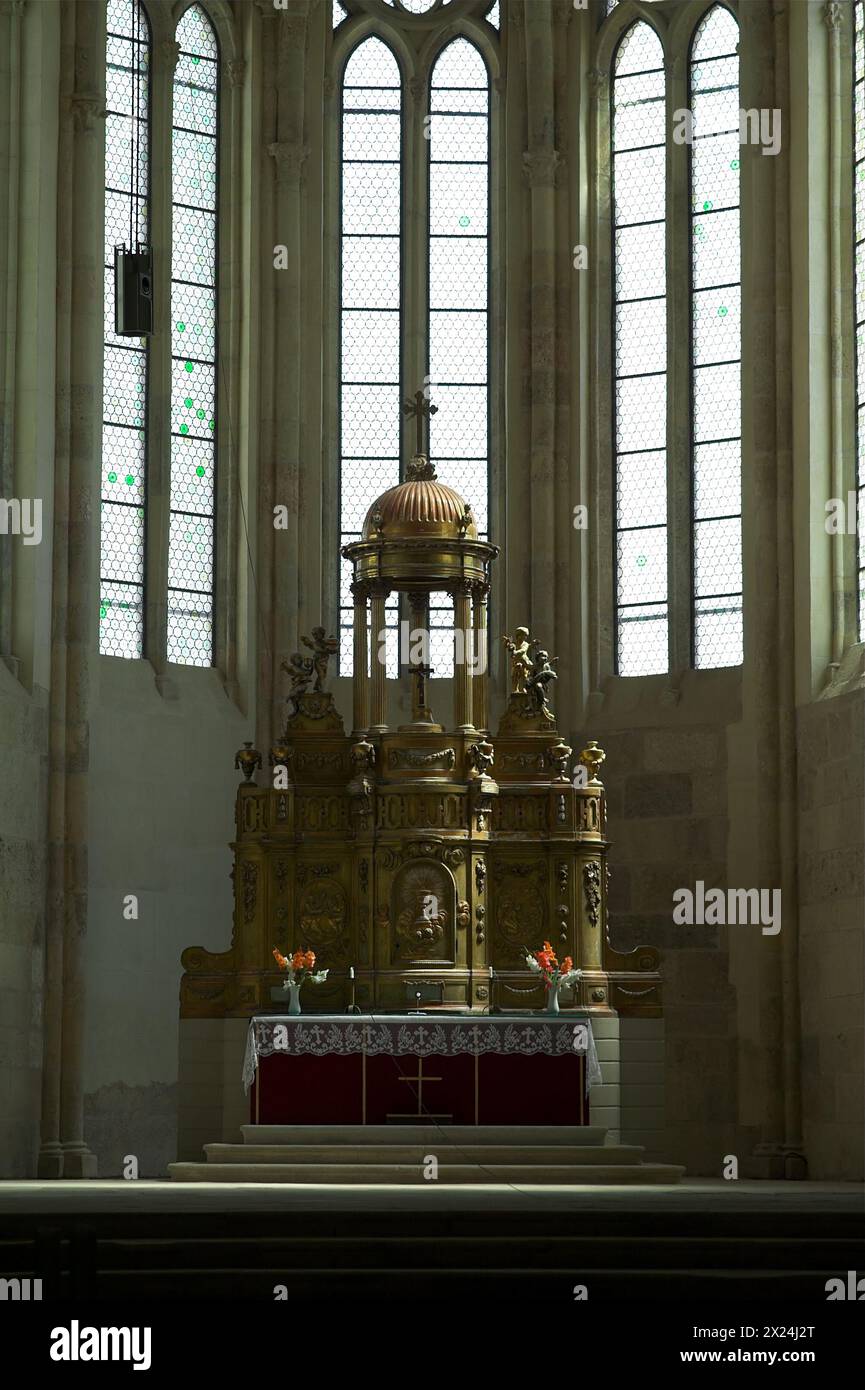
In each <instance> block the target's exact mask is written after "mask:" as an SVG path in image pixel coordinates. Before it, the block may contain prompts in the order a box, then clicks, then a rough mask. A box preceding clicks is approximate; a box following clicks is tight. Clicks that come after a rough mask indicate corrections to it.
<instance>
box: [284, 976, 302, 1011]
mask: <svg viewBox="0 0 865 1390" xmlns="http://www.w3.org/2000/svg"><path fill="white" fill-rule="evenodd" d="M286 988H287V989H288V1012H289V1013H290V1014H299V1013H300V1012H301V1008H300V985H293V984H291V983H290V982H289V984H288V985H287V986H286Z"/></svg>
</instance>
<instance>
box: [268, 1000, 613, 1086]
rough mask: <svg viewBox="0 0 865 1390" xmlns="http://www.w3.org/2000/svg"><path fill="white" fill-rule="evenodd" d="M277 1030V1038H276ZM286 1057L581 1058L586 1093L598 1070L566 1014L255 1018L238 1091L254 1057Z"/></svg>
mask: <svg viewBox="0 0 865 1390" xmlns="http://www.w3.org/2000/svg"><path fill="white" fill-rule="evenodd" d="M277 1029H279V1030H280V1031H279V1032H277ZM274 1052H285V1053H287V1054H288V1055H289V1056H290V1057H300V1056H302V1055H303V1054H304V1053H312V1054H313V1055H314V1056H316V1057H326V1056H329V1055H331V1054H335V1055H337V1056H341V1057H345V1056H348V1055H349V1054H351V1053H355V1052H365V1053H366V1055H367V1056H368V1057H380V1056H382V1055H387V1056H390V1057H404V1056H407V1055H409V1056H413V1057H433V1056H435V1057H456V1056H457V1055H458V1054H460V1053H466V1052H467V1053H469V1054H470V1055H472V1056H474V1055H476V1054H477V1055H479V1056H480V1055H482V1054H483V1053H485V1052H497V1053H508V1052H520V1053H522V1054H523V1056H525V1057H531V1056H533V1055H534V1054H536V1053H541V1054H543V1055H544V1056H547V1057H564V1056H573V1055H576V1056H578V1057H581V1056H585V1058H586V1091H587V1092H588V1091H589V1090H590V1089H591V1087H592V1086H596V1085H599V1084H600V1081H601V1068H600V1064H599V1062H598V1053H597V1049H596V1047H595V1039H594V1036H593V1034H592V1025H591V1023H590V1021H589V1019H588V1018H585V1017H582V1018H581V1017H580V1016H579V1015H574V1014H569V1015H567V1016H564V1015H559V1016H558V1017H552V1018H550V1017H546V1016H545V1015H543V1014H529V1015H519V1014H517V1015H514V1014H495V1015H493V1016H492V1017H490V1016H488V1015H487V1016H478V1017H472V1016H471V1015H464V1014H450V1015H444V1016H442V1017H441V1018H435V1019H433V1018H429V1017H425V1018H421V1017H418V1016H417V1015H414V1016H413V1015H411V1014H406V1015H403V1014H387V1015H382V1014H380V1015H379V1016H378V1017H377V1018H373V1017H366V1016H359V1015H357V1014H354V1015H351V1014H348V1015H347V1014H307V1015H306V1016H305V1017H304V1016H303V1015H301V1016H300V1017H297V1016H296V1015H295V1016H293V1017H292V1016H291V1015H289V1014H267V1015H263V1014H262V1015H258V1016H256V1017H254V1018H251V1019H250V1020H249V1032H248V1033H247V1037H246V1053H245V1055H244V1059H243V1089H244V1090H245V1091H248V1090H249V1088H250V1086H251V1085H252V1083H253V1081H254V1080H255V1070H256V1067H257V1066H258V1059H259V1057H270V1056H272V1054H273V1053H274Z"/></svg>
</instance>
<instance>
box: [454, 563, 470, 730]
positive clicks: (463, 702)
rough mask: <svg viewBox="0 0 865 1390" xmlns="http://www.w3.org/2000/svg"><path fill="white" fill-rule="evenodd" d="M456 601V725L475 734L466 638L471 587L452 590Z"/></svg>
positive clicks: (468, 585)
mask: <svg viewBox="0 0 865 1390" xmlns="http://www.w3.org/2000/svg"><path fill="white" fill-rule="evenodd" d="M451 594H452V596H453V601H454V725H455V726H456V728H457V729H464V730H466V732H470V733H474V725H473V723H472V668H471V666H470V665H469V663H468V661H467V660H466V656H467V652H466V651H465V650H464V648H465V646H466V636H467V634H468V632H469V630H470V626H471V623H470V617H469V603H470V600H471V585H470V584H468V583H465V582H462V581H461V582H460V583H459V584H456V585H455V586H454V587H453V589H451Z"/></svg>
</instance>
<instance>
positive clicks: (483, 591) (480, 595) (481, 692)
mask: <svg viewBox="0 0 865 1390" xmlns="http://www.w3.org/2000/svg"><path fill="white" fill-rule="evenodd" d="M488 597H489V589H488V587H487V585H486V584H475V585H474V586H473V590H472V616H473V619H474V647H475V649H474V660H475V667H474V676H473V679H472V702H473V705H472V718H473V719H474V722H475V728H476V729H486V730H489V714H488V712H487V679H488V672H487V663H488V661H489V659H490V654H489V647H488V634H487V600H488Z"/></svg>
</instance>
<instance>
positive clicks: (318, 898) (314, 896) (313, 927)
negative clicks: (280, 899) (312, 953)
mask: <svg viewBox="0 0 865 1390" xmlns="http://www.w3.org/2000/svg"><path fill="white" fill-rule="evenodd" d="M298 916H299V920H300V931H301V939H302V942H303V944H304V945H305V946H312V947H314V948H316V950H317V953H318V954H321V952H322V950H327V949H328V948H334V947H336V948H339V947H340V946H341V942H340V938H341V937H342V935H343V932H344V930H345V922H346V905H345V894H344V893H343V891H342V888H341V887H340V885H339V884H338V883H322V882H319V883H311V884H310V885H309V886H308V887H307V888H305V889H304V891H303V894H302V896H301V900H300V908H299V913H298ZM339 954H343V951H342V950H339Z"/></svg>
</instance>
